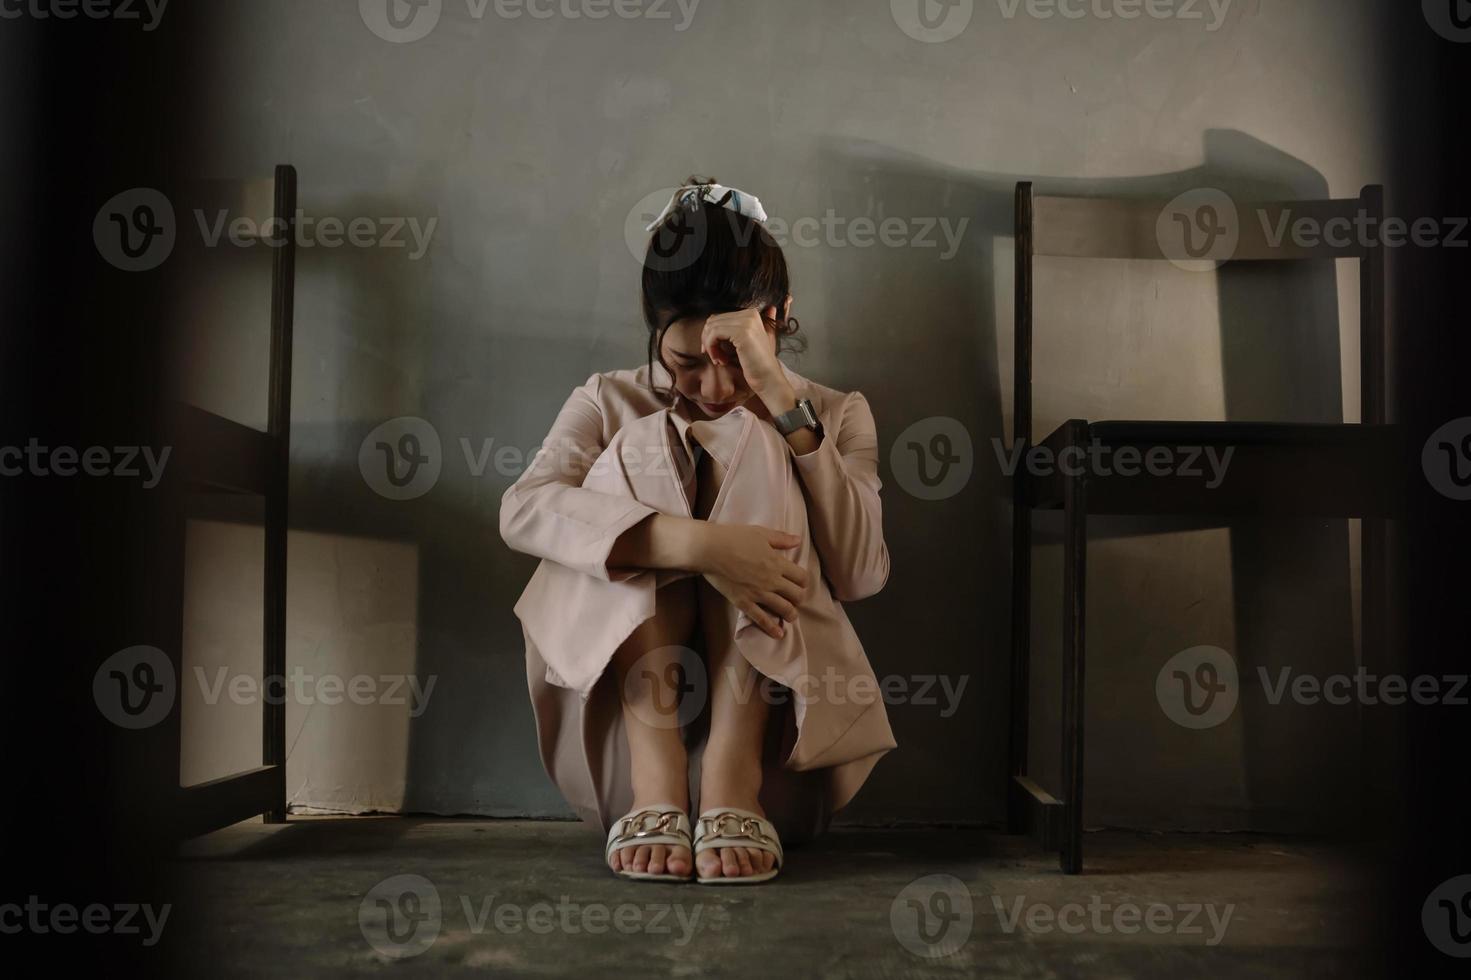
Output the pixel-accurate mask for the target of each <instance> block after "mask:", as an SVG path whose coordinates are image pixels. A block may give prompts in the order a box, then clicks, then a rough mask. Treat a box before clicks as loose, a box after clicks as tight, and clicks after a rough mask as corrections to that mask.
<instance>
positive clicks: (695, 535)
mask: <svg viewBox="0 0 1471 980" xmlns="http://www.w3.org/2000/svg"><path fill="white" fill-rule="evenodd" d="M706 530H707V525H706V524H705V522H703V521H697V520H694V519H692V518H688V517H675V516H672V515H669V514H651V515H649V516H648V517H647V518H645V519H644V520H642V521H639V522H638V523H637V524H635V525H634V526H633V527H631V528H629V529H628V530H626V531H624V532H623V533H622V534H620V535H619V536H618V540H617V541H615V542H614V543H613V549H612V550H611V551H610V552H608V561H607V566H608V570H609V571H613V570H615V569H628V568H680V569H687V570H689V571H692V572H698V571H702V570H703V567H704V558H703V550H702V547H701V545H702V544H703V540H704V537H703V536H704V532H705V531H706Z"/></svg>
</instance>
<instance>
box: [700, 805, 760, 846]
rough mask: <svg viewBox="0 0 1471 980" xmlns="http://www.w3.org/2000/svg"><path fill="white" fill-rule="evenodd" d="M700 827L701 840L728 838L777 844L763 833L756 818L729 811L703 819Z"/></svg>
mask: <svg viewBox="0 0 1471 980" xmlns="http://www.w3.org/2000/svg"><path fill="white" fill-rule="evenodd" d="M732 821H734V823H735V829H734V830H731V829H730V825H731V822H732ZM700 825H701V830H702V833H701V834H700V836H701V838H706V837H727V838H738V839H741V840H750V841H756V842H757V843H759V844H771V845H775V844H776V841H774V840H772V839H771V838H770V837H767V836H766V835H765V834H764V833H762V831H761V823H760V821H758V820H757V819H756V818H755V817H743V816H741V815H740V814H739V813H731V812H730V811H729V810H726V811H724V812H722V813H717V814H716V815H715V816H713V817H701V818H700Z"/></svg>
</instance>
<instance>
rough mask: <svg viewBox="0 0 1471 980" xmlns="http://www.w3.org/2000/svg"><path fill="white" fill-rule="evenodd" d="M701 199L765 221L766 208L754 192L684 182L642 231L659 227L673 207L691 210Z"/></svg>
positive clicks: (716, 185) (717, 185) (719, 185)
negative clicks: (748, 192) (657, 215)
mask: <svg viewBox="0 0 1471 980" xmlns="http://www.w3.org/2000/svg"><path fill="white" fill-rule="evenodd" d="M701 200H705V201H709V202H710V203H711V204H719V205H720V206H721V207H723V208H726V209H728V210H730V211H734V212H735V213H736V214H743V215H745V216H746V217H748V218H750V219H751V220H753V221H760V222H763V223H764V222H765V221H766V209H765V208H763V207H762V206H761V201H760V199H759V198H757V197H756V196H755V195H754V194H747V193H746V192H745V191H738V190H736V189H735V188H733V187H726V186H724V185H722V184H686V185H685V186H683V187H681V188H680V189H679V190H677V191H675V192H674V197H672V198H670V200H669V203H668V204H667V205H665V207H664V210H663V211H662V212H660V213H659V217H657V218H655V219H654V220H653V222H652V223H651V224H650V225H649V226H648V227H647V228H645V229H644V231H653V230H654V229H655V228H657V227H659V225H660V224H662V223H663V221H664V219H665V218H667V217H669V215H670V214H671V213H672V212H673V211H674V209H675V208H679V207H687V208H690V209H691V210H693V209H694V208H695V207H696V205H697V204H698V202H699V201H701Z"/></svg>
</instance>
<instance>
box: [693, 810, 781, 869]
mask: <svg viewBox="0 0 1471 980" xmlns="http://www.w3.org/2000/svg"><path fill="white" fill-rule="evenodd" d="M715 847H754V848H756V849H757V850H760V851H767V852H768V853H771V854H775V855H776V865H777V867H781V863H782V849H781V838H780V837H779V836H777V833H776V827H775V826H774V825H773V824H772V822H771V821H770V820H767V819H766V818H765V817H763V816H761V815H760V814H759V813H752V812H751V811H750V810H741V809H738V808H736V807H715V808H713V809H710V810H706V811H705V812H704V813H702V814H700V819H699V820H697V821H696V823H695V847H694V853H696V854H699V853H700V852H701V851H708V850H710V849H711V848H715Z"/></svg>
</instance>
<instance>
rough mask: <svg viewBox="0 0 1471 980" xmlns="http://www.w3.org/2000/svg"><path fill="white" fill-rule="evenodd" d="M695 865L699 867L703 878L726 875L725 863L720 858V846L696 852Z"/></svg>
mask: <svg viewBox="0 0 1471 980" xmlns="http://www.w3.org/2000/svg"><path fill="white" fill-rule="evenodd" d="M695 867H696V868H698V869H699V871H700V877H701V878H720V877H722V876H723V875H724V865H723V862H722V861H721V858H720V850H719V849H718V848H712V849H710V850H708V851H701V852H700V853H699V854H696V855H695Z"/></svg>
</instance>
